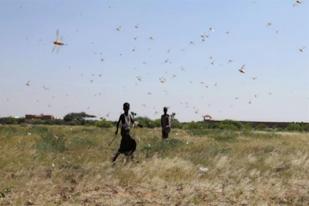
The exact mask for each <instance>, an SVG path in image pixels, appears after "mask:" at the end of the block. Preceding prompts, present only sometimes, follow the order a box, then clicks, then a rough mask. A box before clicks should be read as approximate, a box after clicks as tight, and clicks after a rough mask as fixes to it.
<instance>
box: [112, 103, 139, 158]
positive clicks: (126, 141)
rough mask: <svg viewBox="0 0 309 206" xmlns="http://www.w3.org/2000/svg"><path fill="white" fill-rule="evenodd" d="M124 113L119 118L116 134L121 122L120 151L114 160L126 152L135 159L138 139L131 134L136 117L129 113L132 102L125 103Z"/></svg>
mask: <svg viewBox="0 0 309 206" xmlns="http://www.w3.org/2000/svg"><path fill="white" fill-rule="evenodd" d="M123 110H124V113H123V114H121V115H120V117H119V120H118V122H117V129H116V132H115V134H116V135H117V134H118V128H119V125H120V124H121V131H120V134H121V143H120V147H119V149H118V152H117V153H116V154H115V156H114V157H113V160H112V161H113V162H114V161H116V159H117V157H118V156H119V155H120V154H124V155H126V156H130V157H131V158H132V159H133V153H134V151H135V149H136V141H135V140H134V139H133V138H132V137H131V136H130V129H131V127H132V126H133V123H134V119H133V116H132V115H131V114H129V110H130V104H129V103H127V102H126V103H124V104H123Z"/></svg>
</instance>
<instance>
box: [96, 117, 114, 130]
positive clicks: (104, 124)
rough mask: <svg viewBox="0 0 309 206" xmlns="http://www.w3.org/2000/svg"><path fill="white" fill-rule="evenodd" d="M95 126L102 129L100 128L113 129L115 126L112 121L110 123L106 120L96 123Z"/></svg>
mask: <svg viewBox="0 0 309 206" xmlns="http://www.w3.org/2000/svg"><path fill="white" fill-rule="evenodd" d="M95 126H97V127H100V128H110V127H113V126H114V125H113V123H112V122H111V121H108V120H106V119H101V120H99V121H96V122H95Z"/></svg>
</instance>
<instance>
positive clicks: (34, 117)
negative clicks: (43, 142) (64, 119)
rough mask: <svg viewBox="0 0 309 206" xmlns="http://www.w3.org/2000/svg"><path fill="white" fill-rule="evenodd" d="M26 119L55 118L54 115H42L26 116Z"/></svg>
mask: <svg viewBox="0 0 309 206" xmlns="http://www.w3.org/2000/svg"><path fill="white" fill-rule="evenodd" d="M25 119H26V120H54V119H55V117H54V116H52V115H45V114H41V115H33V114H26V115H25Z"/></svg>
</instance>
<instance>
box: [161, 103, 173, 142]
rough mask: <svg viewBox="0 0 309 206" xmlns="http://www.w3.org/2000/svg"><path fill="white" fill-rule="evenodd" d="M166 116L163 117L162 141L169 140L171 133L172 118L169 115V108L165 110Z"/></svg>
mask: <svg viewBox="0 0 309 206" xmlns="http://www.w3.org/2000/svg"><path fill="white" fill-rule="evenodd" d="M163 112H164V114H163V115H162V116H161V127H162V139H167V138H168V134H169V133H170V131H171V118H170V115H169V114H167V107H164V108H163Z"/></svg>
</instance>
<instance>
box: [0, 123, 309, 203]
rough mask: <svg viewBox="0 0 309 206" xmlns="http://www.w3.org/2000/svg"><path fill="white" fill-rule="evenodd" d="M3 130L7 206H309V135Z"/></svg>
mask: <svg viewBox="0 0 309 206" xmlns="http://www.w3.org/2000/svg"><path fill="white" fill-rule="evenodd" d="M113 132H114V129H100V128H96V127H81V126H73V127H72V126H27V125H25V126H0V151H1V155H0V205H5V206H6V205H40V206H41V205H95V206H99V205H168V206H170V205H184V206H187V205H309V133H279V132H277V133H276V132H252V131H242V132H236V131H219V130H203V131H200V130H195V131H185V130H173V131H172V133H171V139H170V140H169V141H166V142H162V140H161V139H160V129H142V128H138V129H135V130H134V132H133V134H134V136H135V137H136V140H137V142H138V148H137V152H136V156H135V161H134V162H131V161H126V159H125V158H124V157H123V156H120V158H119V159H118V160H117V162H116V164H115V165H112V163H111V161H110V160H111V157H112V155H113V153H114V152H115V151H116V149H117V147H118V144H119V141H120V137H118V138H117V139H116V140H115V141H114V142H113V143H112V144H111V145H110V146H109V145H108V143H109V142H110V141H111V140H112V138H113V137H114V135H113Z"/></svg>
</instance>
